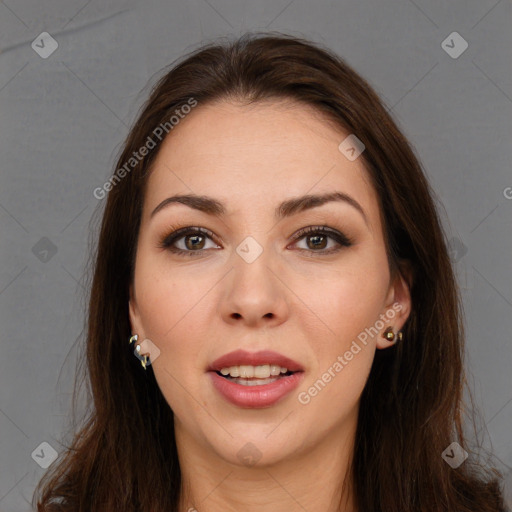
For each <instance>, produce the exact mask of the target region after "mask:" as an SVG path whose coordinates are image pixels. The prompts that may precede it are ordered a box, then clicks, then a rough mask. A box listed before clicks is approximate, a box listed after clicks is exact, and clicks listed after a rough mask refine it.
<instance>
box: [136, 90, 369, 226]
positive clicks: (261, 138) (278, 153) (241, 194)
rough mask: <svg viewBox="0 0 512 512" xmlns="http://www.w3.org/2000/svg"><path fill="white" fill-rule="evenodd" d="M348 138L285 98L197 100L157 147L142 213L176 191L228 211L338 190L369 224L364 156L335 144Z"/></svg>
mask: <svg viewBox="0 0 512 512" xmlns="http://www.w3.org/2000/svg"><path fill="white" fill-rule="evenodd" d="M348 135H349V133H348V132H347V131H344V130H342V129H341V128H340V127H338V126H336V125H335V124H334V123H333V122H332V121H330V120H329V119H328V118H327V117H325V116H324V115H322V114H321V113H319V112H318V111H316V110H315V109H313V108H312V107H309V106H307V105H303V104H298V103H293V102H290V101H282V100H274V101H268V100H267V101H265V102H257V103H253V104H251V105H246V104H242V103H235V102H228V101H221V102H216V103H209V104H205V105H201V104H199V105H198V106H197V107H196V108H195V109H194V110H193V111H192V112H191V113H190V114H188V115H187V116H186V117H185V118H184V119H182V120H181V121H180V123H179V124H178V125H176V126H175V127H174V129H173V130H172V131H171V132H170V134H169V135H168V136H167V137H166V139H165V140H164V141H163V143H162V145H161V146H160V149H159V152H158V155H157V157H156V159H155V161H154V163H153V167H152V171H151V174H150V177H149V181H148V186H147V189H146V197H145V205H144V210H145V214H146V215H147V213H148V210H150V209H152V208H154V206H155V205H156V204H158V203H159V202H160V201H162V200H163V199H165V198H166V197H167V196H169V195H171V194H176V193H194V194H198V195H209V196H212V197H215V198H218V199H220V200H222V201H223V202H226V204H228V214H229V213H235V212H240V211H241V209H243V208H244V206H247V205H249V204H251V205H254V206H256V205H261V207H262V208H265V207H266V206H268V210H269V212H273V207H274V205H275V204H277V203H278V202H280V201H282V200H283V199H285V198H288V197H294V196H300V195H304V194H316V193H325V192H331V191H333V190H337V191H340V192H343V193H346V194H349V195H351V196H353V197H354V198H355V199H356V200H357V201H358V202H359V203H360V204H361V205H362V206H363V208H364V209H365V210H366V212H367V214H368V217H369V219H370V222H371V223H372V224H374V223H375V222H377V219H376V218H378V217H379V212H378V206H377V198H376V194H375V191H374V189H373V187H372V186H371V183H370V179H369V176H368V173H367V170H366V169H365V167H364V164H363V161H362V159H361V158H358V159H356V160H354V161H350V160H348V159H347V158H346V157H345V156H344V155H343V154H342V153H341V152H340V151H339V149H338V146H339V144H340V142H342V141H343V140H344V139H345V138H346V137H347V136H348ZM230 209H231V211H229V210H230Z"/></svg>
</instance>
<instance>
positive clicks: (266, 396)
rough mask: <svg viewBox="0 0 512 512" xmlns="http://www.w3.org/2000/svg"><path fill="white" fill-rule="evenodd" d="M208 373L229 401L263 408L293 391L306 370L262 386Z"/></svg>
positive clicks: (242, 405) (218, 389) (248, 406)
mask: <svg viewBox="0 0 512 512" xmlns="http://www.w3.org/2000/svg"><path fill="white" fill-rule="evenodd" d="M208 375H209V376H210V378H211V379H212V383H213V385H214V387H215V389H216V390H217V391H218V392H219V393H220V394H221V395H222V396H223V397H224V398H225V399H226V400H228V401H229V402H231V403H232V404H234V405H237V406H238V407H245V408H254V409H258V408H263V407H270V406H272V405H274V404H275V403H277V402H278V401H279V400H281V399H282V398H284V397H285V396H286V395H288V394H289V393H290V392H291V391H293V390H294V389H295V388H296V387H297V386H298V385H299V383H300V382H301V381H302V379H303V377H304V372H297V373H293V374H292V375H289V376H286V377H279V378H278V379H277V380H276V381H274V382H271V383H270V384H262V385H261V386H244V385H243V384H237V383H236V382H233V381H230V380H228V379H226V378H225V377H222V376H221V375H219V374H218V373H216V372H214V371H212V372H209V373H208Z"/></svg>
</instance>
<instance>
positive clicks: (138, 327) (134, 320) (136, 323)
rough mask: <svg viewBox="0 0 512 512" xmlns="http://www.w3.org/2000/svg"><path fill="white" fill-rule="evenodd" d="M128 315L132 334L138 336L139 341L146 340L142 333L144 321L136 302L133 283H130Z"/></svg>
mask: <svg viewBox="0 0 512 512" xmlns="http://www.w3.org/2000/svg"><path fill="white" fill-rule="evenodd" d="M128 314H129V317H130V327H131V331H132V334H138V335H139V339H144V333H143V332H142V331H143V329H142V321H141V318H140V313H139V309H138V307H137V302H136V300H135V289H134V285H133V283H130V299H129V301H128Z"/></svg>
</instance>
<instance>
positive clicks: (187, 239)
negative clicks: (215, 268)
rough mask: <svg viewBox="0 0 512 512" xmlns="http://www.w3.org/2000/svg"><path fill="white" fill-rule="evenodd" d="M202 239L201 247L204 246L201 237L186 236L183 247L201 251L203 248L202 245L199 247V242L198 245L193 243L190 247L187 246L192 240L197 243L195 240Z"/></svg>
mask: <svg viewBox="0 0 512 512" xmlns="http://www.w3.org/2000/svg"><path fill="white" fill-rule="evenodd" d="M198 238H199V239H202V242H203V245H204V237H203V236H202V235H187V236H186V237H185V245H186V246H187V248H188V249H197V248H199V249H202V248H203V245H201V242H199V243H195V242H193V243H192V245H189V244H188V242H190V240H192V239H194V240H196V242H197V239H198Z"/></svg>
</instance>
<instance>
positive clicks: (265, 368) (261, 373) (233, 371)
mask: <svg viewBox="0 0 512 512" xmlns="http://www.w3.org/2000/svg"><path fill="white" fill-rule="evenodd" d="M287 371H288V368H284V367H281V366H279V365H275V364H272V365H271V364H263V365H258V366H251V365H240V366H230V367H226V368H222V369H221V370H220V373H221V374H222V375H224V376H228V375H229V376H231V377H235V378H238V377H240V378H242V379H252V378H256V379H268V378H269V377H270V376H273V377H277V376H278V375H280V374H281V373H286V372H287Z"/></svg>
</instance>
